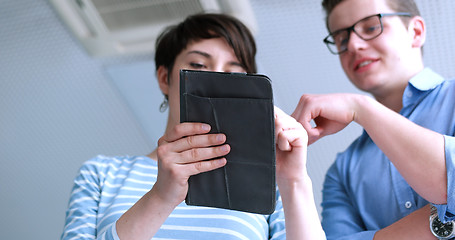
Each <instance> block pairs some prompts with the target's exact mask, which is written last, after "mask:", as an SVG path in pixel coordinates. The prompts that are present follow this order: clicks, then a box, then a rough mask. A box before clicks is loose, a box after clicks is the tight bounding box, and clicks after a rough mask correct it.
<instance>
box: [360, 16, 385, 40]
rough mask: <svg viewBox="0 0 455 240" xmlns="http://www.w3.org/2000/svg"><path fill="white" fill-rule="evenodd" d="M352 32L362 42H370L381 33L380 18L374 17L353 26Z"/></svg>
mask: <svg viewBox="0 0 455 240" xmlns="http://www.w3.org/2000/svg"><path fill="white" fill-rule="evenodd" d="M354 32H355V33H356V34H357V36H359V37H360V38H362V39H363V40H371V39H373V38H375V37H377V36H379V35H381V33H382V24H381V18H380V16H378V15H374V16H371V17H368V18H365V19H363V20H362V21H360V22H358V23H357V24H355V25H354Z"/></svg>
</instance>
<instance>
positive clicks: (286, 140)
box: [275, 107, 308, 183]
mask: <svg viewBox="0 0 455 240" xmlns="http://www.w3.org/2000/svg"><path fill="white" fill-rule="evenodd" d="M275 139H276V160H277V162H276V170H277V181H278V182H279V183H280V180H285V181H286V182H293V181H297V180H298V179H299V178H302V177H303V176H304V175H306V159H307V145H308V136H307V133H306V131H305V129H304V128H303V126H302V125H301V124H300V123H299V122H297V121H296V120H295V119H294V118H292V117H291V116H289V115H287V114H286V113H284V112H283V111H282V110H281V109H279V108H277V107H275ZM302 173H304V174H302Z"/></svg>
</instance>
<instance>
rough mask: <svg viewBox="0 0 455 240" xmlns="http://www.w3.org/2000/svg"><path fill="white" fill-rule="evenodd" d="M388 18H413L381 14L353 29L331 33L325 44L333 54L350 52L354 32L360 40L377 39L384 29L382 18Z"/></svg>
mask: <svg viewBox="0 0 455 240" xmlns="http://www.w3.org/2000/svg"><path fill="white" fill-rule="evenodd" d="M388 16H404V17H412V15H411V14H410V13H406V12H396V13H379V14H375V15H371V16H368V17H366V18H363V19H361V20H359V21H357V22H356V23H354V25H352V26H351V27H348V28H343V29H340V30H337V31H335V32H333V33H330V34H329V35H328V36H327V37H326V38H324V40H323V41H324V43H325V44H327V47H328V48H329V50H330V52H331V53H333V54H341V53H344V52H346V51H347V50H348V43H349V37H350V36H351V31H352V32H354V33H355V34H356V35H357V36H359V38H361V39H363V40H365V41H368V40H371V39H374V38H377V37H378V36H379V35H381V33H382V31H383V30H384V27H383V25H382V18H383V17H388Z"/></svg>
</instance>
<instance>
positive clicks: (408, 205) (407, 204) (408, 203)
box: [404, 201, 412, 208]
mask: <svg viewBox="0 0 455 240" xmlns="http://www.w3.org/2000/svg"><path fill="white" fill-rule="evenodd" d="M404 206H405V207H406V208H411V207H412V203H411V202H410V201H407V202H406V203H405V204H404Z"/></svg>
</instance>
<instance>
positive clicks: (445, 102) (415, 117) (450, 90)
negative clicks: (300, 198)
mask: <svg viewBox="0 0 455 240" xmlns="http://www.w3.org/2000/svg"><path fill="white" fill-rule="evenodd" d="M400 114H401V115H403V116H404V117H406V118H408V119H409V120H411V121H413V122H415V123H417V124H419V125H421V126H423V127H425V128H428V129H431V130H433V131H436V132H439V133H441V134H443V135H444V139H445V157H446V166H447V179H448V186H447V188H448V189H447V193H448V197H447V204H446V205H437V206H436V207H437V208H438V213H439V216H440V217H441V218H442V219H445V220H451V219H453V218H454V215H452V213H455V197H454V196H455V185H454V184H455V183H454V173H455V138H454V137H453V136H454V133H455V80H444V79H443V78H442V77H441V76H440V75H438V74H436V73H435V72H433V71H432V70H430V69H429V68H425V69H424V70H423V71H422V72H420V73H419V74H417V75H416V76H415V77H413V78H412V79H411V80H410V81H409V84H408V86H407V88H406V89H405V91H404V94H403V109H402V110H401V112H400ZM376 125H377V126H378V127H379V128H380V127H381V122H377V123H376ZM426 204H428V201H426V200H425V199H423V198H422V197H421V196H419V195H418V194H417V193H416V192H415V191H414V190H413V189H412V188H411V187H410V186H409V184H408V183H407V182H406V181H405V180H404V179H403V177H402V176H401V174H400V173H399V172H398V171H397V169H396V168H395V166H394V165H393V164H392V163H391V162H390V161H389V159H388V158H387V157H386V156H385V155H384V154H383V153H382V151H381V150H380V149H379V148H378V147H377V146H376V144H375V143H374V142H373V141H372V140H371V138H370V137H369V136H368V134H367V133H366V132H365V131H364V132H363V133H362V135H361V136H360V137H359V138H358V139H356V140H355V141H354V142H353V143H352V144H351V145H350V146H349V147H348V149H347V150H346V151H344V152H343V153H340V154H338V156H337V159H336V161H335V162H334V163H333V165H332V166H331V167H330V169H329V170H328V172H327V175H326V178H325V181H324V187H323V201H322V207H323V211H322V225H323V228H324V230H325V232H326V234H327V238H328V239H337V240H343V239H349V240H354V239H373V236H374V234H375V233H376V231H377V230H379V229H382V228H385V227H387V226H389V225H391V224H392V223H394V222H396V221H398V220H399V219H401V218H403V217H405V216H407V215H408V214H410V213H411V212H413V211H415V210H417V209H419V208H421V207H423V206H425V205H426ZM428 227H429V226H428Z"/></svg>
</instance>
